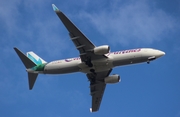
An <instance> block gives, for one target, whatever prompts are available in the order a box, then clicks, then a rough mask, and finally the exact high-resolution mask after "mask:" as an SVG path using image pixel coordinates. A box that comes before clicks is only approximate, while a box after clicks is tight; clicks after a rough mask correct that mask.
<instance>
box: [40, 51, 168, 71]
mask: <svg viewBox="0 0 180 117" xmlns="http://www.w3.org/2000/svg"><path fill="white" fill-rule="evenodd" d="M164 54H165V53H164V52H162V51H160V50H156V49H151V48H139V49H131V50H123V51H116V52H110V53H108V54H106V55H105V56H107V58H105V59H99V60H92V64H93V67H88V66H87V65H86V64H85V63H84V62H82V61H81V59H80V57H77V58H69V59H63V60H57V61H52V62H50V63H48V64H46V65H45V67H44V71H43V72H40V73H44V74H65V73H73V72H83V73H90V69H94V70H95V71H96V72H101V71H106V70H110V69H112V68H113V67H116V66H122V65H129V64H135V63H142V62H149V61H151V60H154V59H156V58H159V57H161V56H163V55H164Z"/></svg>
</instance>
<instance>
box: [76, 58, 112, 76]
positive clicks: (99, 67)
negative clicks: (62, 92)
mask: <svg viewBox="0 0 180 117" xmlns="http://www.w3.org/2000/svg"><path fill="white" fill-rule="evenodd" d="M92 64H93V67H88V66H87V65H86V64H85V63H84V62H82V63H80V64H79V65H78V66H79V68H81V72H84V73H91V72H90V70H91V69H94V70H95V71H96V72H101V71H107V70H110V69H112V68H113V64H112V60H111V59H99V60H94V61H92Z"/></svg>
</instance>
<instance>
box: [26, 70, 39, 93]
mask: <svg viewBox="0 0 180 117" xmlns="http://www.w3.org/2000/svg"><path fill="white" fill-rule="evenodd" d="M37 76H38V74H36V73H28V80H29V89H30V90H31V89H32V88H33V86H34V83H35V82H36V78H37Z"/></svg>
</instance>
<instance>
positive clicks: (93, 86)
mask: <svg viewBox="0 0 180 117" xmlns="http://www.w3.org/2000/svg"><path fill="white" fill-rule="evenodd" d="M52 7H53V10H54V11H55V13H56V14H57V16H58V17H59V18H60V20H61V21H62V23H63V24H64V25H65V27H66V28H67V30H68V32H69V36H70V38H71V41H72V42H73V43H74V45H75V47H76V49H77V50H78V51H79V57H75V58H69V59H63V60H56V61H52V62H49V63H47V62H46V61H44V60H43V59H42V58H40V57H39V56H38V55H36V54H35V53H34V52H32V51H30V52H27V55H25V54H23V53H22V52H21V51H20V50H18V49H17V48H14V49H15V51H16V53H17V54H18V56H19V57H20V59H21V61H22V62H23V64H24V65H25V67H26V71H27V73H28V80H29V89H30V90H31V89H32V88H33V86H34V83H35V81H36V78H37V76H38V74H66V73H73V72H82V73H85V74H86V76H87V78H88V79H89V81H90V94H91V96H92V106H91V108H90V111H91V112H95V111H98V110H99V107H100V104H101V100H102V97H103V94H104V90H105V88H106V84H113V83H118V82H120V81H121V79H120V76H119V75H118V74H113V75H110V73H111V71H112V69H113V68H114V67H117V66H123V65H131V64H136V63H142V62H147V63H149V62H150V61H152V60H155V59H157V58H159V57H161V56H163V55H165V53H164V52H163V51H160V50H157V49H152V48H137V49H129V50H121V51H116V52H110V47H109V46H108V45H102V46H95V45H94V44H93V43H92V42H91V41H90V40H89V39H88V38H87V37H86V36H85V35H84V34H83V33H82V32H81V31H80V30H79V29H78V28H77V27H76V26H75V25H74V24H73V23H72V22H71V21H70V20H69V19H68V18H67V17H66V16H65V15H64V14H63V13H62V12H61V11H60V10H59V9H58V8H57V7H56V6H55V5H54V4H52Z"/></svg>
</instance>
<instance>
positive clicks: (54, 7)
mask: <svg viewBox="0 0 180 117" xmlns="http://www.w3.org/2000/svg"><path fill="white" fill-rule="evenodd" d="M52 7H53V10H54V11H55V12H57V11H59V9H58V8H57V7H56V6H55V5H54V4H52Z"/></svg>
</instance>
